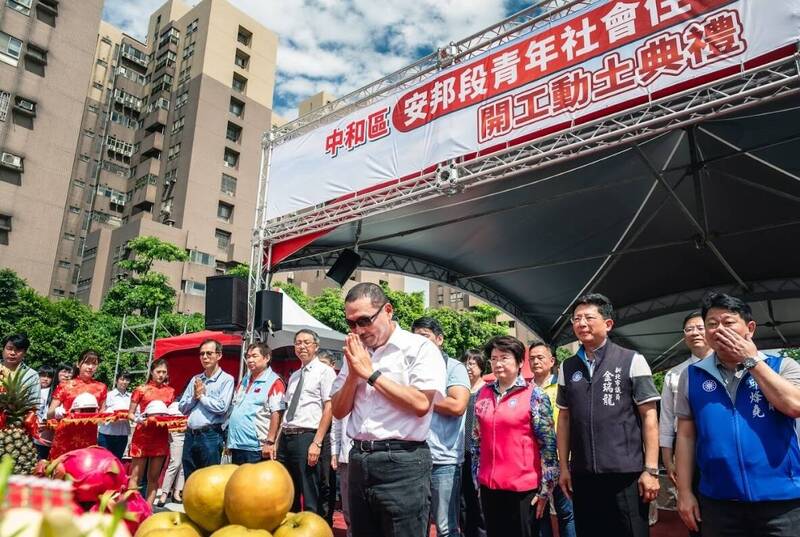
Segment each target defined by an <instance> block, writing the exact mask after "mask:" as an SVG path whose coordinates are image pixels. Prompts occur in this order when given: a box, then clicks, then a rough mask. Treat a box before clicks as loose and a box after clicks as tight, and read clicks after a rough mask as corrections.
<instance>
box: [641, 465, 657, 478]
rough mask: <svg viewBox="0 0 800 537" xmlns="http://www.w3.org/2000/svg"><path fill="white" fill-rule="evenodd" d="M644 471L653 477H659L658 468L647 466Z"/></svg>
mask: <svg viewBox="0 0 800 537" xmlns="http://www.w3.org/2000/svg"><path fill="white" fill-rule="evenodd" d="M644 471H645V472H647V473H648V474H650V475H651V476H653V477H658V468H653V467H652V466H645V467H644Z"/></svg>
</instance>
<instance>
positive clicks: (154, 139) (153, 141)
mask: <svg viewBox="0 0 800 537" xmlns="http://www.w3.org/2000/svg"><path fill="white" fill-rule="evenodd" d="M163 151H164V135H163V134H161V133H160V132H151V133H150V134H148V135H147V136H145V137H144V140H142V144H141V145H140V146H139V153H140V154H141V155H142V158H143V159H146V158H150V157H157V156H159V155H161V153H162V152H163Z"/></svg>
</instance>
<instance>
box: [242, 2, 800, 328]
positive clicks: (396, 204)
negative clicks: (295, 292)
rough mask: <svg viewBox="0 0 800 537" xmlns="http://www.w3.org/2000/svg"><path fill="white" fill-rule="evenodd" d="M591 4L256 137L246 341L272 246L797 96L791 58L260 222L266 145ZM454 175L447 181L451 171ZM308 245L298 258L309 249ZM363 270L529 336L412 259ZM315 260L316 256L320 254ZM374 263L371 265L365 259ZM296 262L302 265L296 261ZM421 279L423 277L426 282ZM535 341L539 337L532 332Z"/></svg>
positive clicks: (468, 282)
mask: <svg viewBox="0 0 800 537" xmlns="http://www.w3.org/2000/svg"><path fill="white" fill-rule="evenodd" d="M595 1H596V0H542V1H539V2H537V3H536V4H535V5H533V6H531V7H529V8H527V9H525V10H523V11H520V12H519V13H517V14H515V15H513V16H512V17H509V18H507V19H505V20H503V21H501V22H499V23H498V24H496V25H494V26H491V27H489V28H487V29H485V30H483V31H481V32H478V33H476V34H473V35H472V36H469V37H467V38H465V39H462V40H461V41H458V42H457V43H451V44H450V45H449V46H447V47H445V48H442V49H439V50H438V51H437V52H436V53H434V54H431V55H429V56H426V57H424V58H422V59H421V60H419V61H417V62H415V63H414V64H412V65H410V66H408V67H406V68H404V69H401V70H399V71H397V72H395V73H392V74H391V75H389V76H387V77H385V78H383V79H380V80H378V81H376V82H374V83H372V84H369V85H367V86H364V87H363V88H360V89H359V90H356V91H355V92H353V93H351V94H349V95H347V96H345V97H343V98H341V99H338V100H337V101H333V102H331V103H329V104H328V105H326V106H323V107H321V108H319V109H317V110H315V111H313V112H312V113H310V114H307V115H305V116H303V117H301V118H298V119H297V120H295V121H293V122H290V123H288V124H286V125H284V126H282V127H280V128H276V129H273V130H272V131H269V132H267V133H265V135H264V137H263V140H262V158H261V166H260V172H259V181H258V183H259V186H258V197H257V206H256V216H255V222H254V229H253V238H252V243H251V246H252V253H251V263H250V277H249V281H248V327H247V331H246V333H245V340H246V341H252V340H254V339H257V338H259V337H260V334H259V333H258V330H257V327H255V326H254V325H253V323H254V317H255V302H256V296H257V292H258V291H259V290H262V289H265V288H266V287H267V286H268V285H269V280H270V278H271V273H272V271H274V269H275V267H273V266H272V260H271V254H272V245H273V244H276V243H278V242H281V241H286V240H290V239H293V238H297V237H301V236H304V235H309V234H312V233H317V232H324V231H328V230H331V229H334V228H336V227H338V226H341V225H343V224H347V223H351V222H357V221H360V220H362V219H364V218H367V217H370V216H376V215H379V214H382V213H386V212H388V211H392V210H395V209H398V208H401V207H405V206H408V205H412V204H415V203H418V202H421V201H423V200H428V199H433V198H437V197H440V196H446V195H452V194H453V193H456V192H461V191H463V190H464V189H465V188H468V187H471V186H476V185H479V184H485V183H489V182H493V181H497V180H500V179H503V178H507V177H510V176H514V175H518V174H522V173H529V172H531V171H534V170H537V169H540V168H543V167H546V166H551V165H553V164H556V163H561V162H566V161H570V160H573V159H576V158H577V157H579V156H586V155H590V154H592V153H596V152H600V151H605V150H608V149H610V148H614V147H617V146H626V145H631V144H635V143H637V142H640V141H643V140H646V139H649V138H652V137H654V136H657V135H659V134H662V133H665V132H668V131H672V130H675V129H679V128H685V127H688V126H691V125H695V124H697V123H699V122H701V121H703V120H706V119H710V118H714V117H717V116H721V115H724V114H729V113H732V112H735V111H739V110H744V109H747V108H749V107H753V106H756V105H758V104H761V103H764V102H768V101H771V100H774V99H778V98H782V97H787V96H790V95H796V94H798V93H800V53H796V54H794V55H792V56H790V57H787V58H783V59H780V60H776V61H774V62H771V63H768V64H766V65H762V66H758V67H755V68H753V69H750V70H747V71H742V72H739V73H736V74H733V75H730V76H728V77H725V78H722V79H719V80H715V81H712V82H709V83H707V84H704V85H701V86H699V87H696V88H691V89H687V90H685V91H682V92H679V93H677V94H674V95H669V96H666V97H663V98H661V99H657V100H656V99H651V100H649V101H648V102H646V103H644V104H642V105H640V106H637V107H634V108H631V109H628V110H623V111H620V112H618V113H615V114H612V115H610V116H607V117H604V118H601V119H598V120H595V121H592V122H588V123H584V124H573V125H571V126H570V127H569V128H566V129H564V130H562V131H560V132H557V133H554V134H550V135H548V136H545V137H542V138H539V139H535V140H533V141H530V142H525V143H522V144H520V145H517V146H513V147H508V146H506V147H503V148H501V149H499V150H496V151H494V152H492V153H489V154H479V155H477V156H474V157H472V158H470V159H469V160H466V159H459V160H457V161H454V162H448V163H443V165H446V166H447V168H446V169H447V170H448V171H449V172H450V173H449V174H448V176H447V179H446V180H445V181H443V180H442V177H441V172H442V167H441V166H440V168H439V169H437V170H436V171H432V172H430V173H420V174H419V175H417V176H415V177H412V178H410V179H406V180H402V181H395V182H392V183H391V184H389V185H387V186H384V187H382V188H377V189H375V190H373V191H371V192H368V193H358V194H356V195H354V196H352V197H350V198H348V199H346V200H340V201H333V202H329V203H323V204H319V205H316V206H313V207H309V208H307V209H303V210H300V211H297V212H294V213H291V214H288V215H284V216H281V217H278V218H275V219H272V220H269V221H268V220H267V218H266V214H267V211H266V200H267V195H268V190H269V170H270V162H271V155H272V151H273V149H274V147H276V146H278V145H280V144H282V143H285V142H287V141H288V140H291V139H292V138H295V137H297V136H300V135H302V134H304V133H306V132H308V131H310V130H313V129H315V128H317V127H319V126H320V125H324V124H326V123H329V122H332V121H335V120H336V119H338V118H341V117H343V116H345V115H347V114H349V113H351V112H353V111H355V110H358V109H360V108H363V107H365V106H368V105H369V104H371V103H373V102H375V101H377V100H379V99H381V98H384V97H386V96H388V95H390V94H392V93H395V92H397V91H401V90H403V89H404V88H407V87H410V86H413V85H416V84H418V83H419V82H420V81H422V80H423V79H425V78H427V77H428V76H430V75H431V74H432V73H435V72H436V71H437V70H441V69H444V68H447V67H448V66H450V65H451V64H453V63H454V62H457V61H464V60H468V59H470V58H473V57H475V56H477V55H480V54H482V53H484V52H485V51H487V50H489V49H491V48H493V47H496V46H498V45H500V44H503V43H505V42H508V41H511V40H513V39H516V38H518V37H520V36H522V35H523V34H525V33H526V32H531V31H534V30H536V29H537V28H539V27H542V26H547V25H550V24H552V23H553V22H555V21H557V20H558V19H561V18H563V17H566V16H569V15H570V14H572V13H575V12H576V11H579V10H581V9H584V8H586V7H588V6H590V5H591V4H593V3H595ZM453 172H455V173H453ZM312 250H313V248H312V247H309V248H307V249H306V250H304V252H306V251H312ZM366 254H367V255H366V256H365V261H363V262H362V264H363V265H364V266H365V267H367V266H369V267H370V268H376V269H380V270H385V271H387V272H401V273H406V274H408V273H413V274H417V275H421V276H422V277H424V278H428V279H431V280H436V281H443V282H446V283H448V284H450V285H452V286H454V287H459V288H461V289H463V290H465V291H467V292H469V293H472V294H475V295H477V296H479V297H481V298H484V299H486V300H488V301H489V302H490V303H493V304H496V305H498V306H499V307H501V308H502V309H503V310H505V311H507V312H508V313H510V314H511V315H513V316H515V317H517V318H518V319H520V321H522V322H523V323H526V324H528V325H529V326H531V327H533V328H534V329H535V328H536V324H535V323H533V322H531V319H530V317H529V316H528V315H526V314H525V312H523V311H521V309H520V308H519V307H518V306H517V305H516V304H515V303H513V302H511V301H510V300H508V299H507V298H506V297H503V296H502V295H500V294H498V293H497V292H495V291H493V290H492V289H491V288H489V287H487V286H485V285H483V284H481V283H480V282H477V281H474V280H472V279H469V278H463V277H462V275H459V274H457V273H454V272H453V271H450V270H449V269H446V268H445V267H440V266H436V265H433V264H430V263H427V262H425V261H422V260H419V259H413V258H410V257H401V256H397V255H393V254H387V253H382V252H372V251H369V252H366ZM320 255H323V254H320ZM371 256H374V257H371ZM293 257H294V258H295V259H296V260H297V261H296V263H295V265H292V261H289V262H284V263H282V264H281V267H280V268H281V269H282V270H289V269H290V268H295V269H299V268H312V267H320V266H326V265H325V264H324V263H325V262H329V261H328V260H326V259H325V257H324V255H323V257H322V261H319V260H318V261H308V260H309V259H312V260H313V257H309V256H308V255H302V256H293ZM301 257H302V259H300V258H301ZM428 275H429V276H428ZM540 333H541V332H540Z"/></svg>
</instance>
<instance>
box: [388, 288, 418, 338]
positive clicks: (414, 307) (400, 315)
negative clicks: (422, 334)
mask: <svg viewBox="0 0 800 537" xmlns="http://www.w3.org/2000/svg"><path fill="white" fill-rule="evenodd" d="M381 288H383V292H384V293H386V298H388V299H389V302H390V303H391V304H392V308H394V314H393V315H394V320H395V321H397V324H399V325H400V326H402V327H403V328H405V329H406V330H410V329H411V323H413V322H414V321H416V320H417V319H419V318H420V317H422V316H423V315H424V314H425V295H424V294H423V293H422V292H416V293H406V292H404V291H394V290H392V289H390V288H389V285H388V284H383V285H381Z"/></svg>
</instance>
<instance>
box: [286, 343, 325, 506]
mask: <svg viewBox="0 0 800 537" xmlns="http://www.w3.org/2000/svg"><path fill="white" fill-rule="evenodd" d="M318 350H319V336H317V334H316V333H315V332H314V331H313V330H307V329H303V330H299V331H298V332H297V333H296V334H295V336H294V353H295V355H296V356H297V357H298V358H299V359H300V362H301V363H302V366H301V367H300V369H298V370H297V371H295V372H294V373H292V376H291V377H289V383H288V385H287V387H286V394H285V395H284V399H283V401H284V404H285V405H286V410H285V412H284V417H283V424H282V425H281V437H280V440H279V441H278V461H280V462H281V463H283V465H284V466H286V469H287V470H289V474H291V476H292V481H293V482H294V505H293V506H292V512H294V513H297V512H299V511H300V510H301V506H302V510H304V511H313V512H314V513H317V514H318V515H320V516H323V517H325V516H326V514H327V513H325V512H324V507H325V506H326V505H327V502H324V501H323V498H321V497H320V480H321V467H320V466H319V465H318V464H317V463H318V462H319V459H320V454H321V453H322V450H323V449H327V450H330V443H329V442H330V440H329V437H328V429H329V428H330V425H331V386H332V385H333V381H334V379H335V378H336V372H335V371H334V370H333V369H332V368H330V367H328V366H327V365H325V364H323V363H322V362H320V361H319V359H318V358H317V351H318ZM301 497H302V505H301V503H300V499H301Z"/></svg>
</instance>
